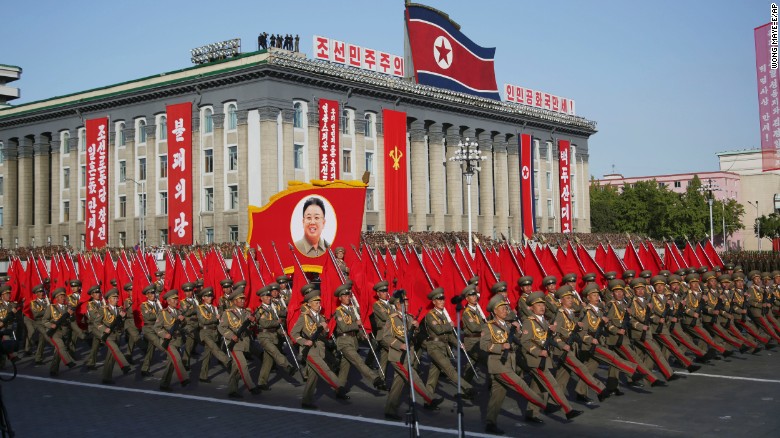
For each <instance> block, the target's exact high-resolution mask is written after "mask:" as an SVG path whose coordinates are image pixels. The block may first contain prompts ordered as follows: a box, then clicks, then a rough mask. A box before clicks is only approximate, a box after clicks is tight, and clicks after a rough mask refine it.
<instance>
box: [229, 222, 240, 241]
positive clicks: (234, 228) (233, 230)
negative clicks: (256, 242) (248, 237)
mask: <svg viewBox="0 0 780 438" xmlns="http://www.w3.org/2000/svg"><path fill="white" fill-rule="evenodd" d="M228 240H229V241H231V242H233V243H236V242H238V225H231V226H230V230H229V231H228Z"/></svg>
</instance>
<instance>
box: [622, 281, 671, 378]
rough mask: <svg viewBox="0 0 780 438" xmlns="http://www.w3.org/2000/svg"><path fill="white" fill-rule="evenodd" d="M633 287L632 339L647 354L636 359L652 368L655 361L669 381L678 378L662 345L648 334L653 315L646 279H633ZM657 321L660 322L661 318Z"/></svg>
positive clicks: (631, 311)
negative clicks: (662, 350) (663, 351)
mask: <svg viewBox="0 0 780 438" xmlns="http://www.w3.org/2000/svg"><path fill="white" fill-rule="evenodd" d="M631 288H632V289H633V290H634V299H633V300H632V301H631V307H630V309H631V310H630V311H629V313H630V314H631V320H632V321H633V322H634V323H633V324H631V340H633V341H634V344H635V345H637V346H638V347H639V349H640V351H643V352H644V353H645V356H646V357H645V358H644V360H643V358H642V357H641V356H640V357H637V358H636V359H637V360H643V365H644V366H645V367H646V368H647V369H650V368H651V366H652V363H655V365H656V367H657V368H658V370H659V371H660V372H661V374H663V376H664V378H665V379H666V380H667V381H668V380H676V379H677V378H679V376H677V375H675V374H674V372H673V371H672V367H671V366H669V362H668V361H667V360H666V357H665V356H664V355H663V354H662V353H661V349H660V347H658V344H656V342H655V341H654V340H653V337H652V334H648V332H649V331H650V322H651V320H652V318H653V315H652V311H651V310H650V309H649V307H648V302H647V300H646V299H645V293H647V288H646V286H645V279H644V278H635V279H633V280H631ZM655 321H656V322H658V323H660V318H658V319H656V320H655ZM651 381H652V380H651Z"/></svg>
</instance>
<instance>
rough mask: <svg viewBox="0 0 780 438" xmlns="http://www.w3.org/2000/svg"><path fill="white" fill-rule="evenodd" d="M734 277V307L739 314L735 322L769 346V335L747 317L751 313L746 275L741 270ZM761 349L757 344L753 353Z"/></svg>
mask: <svg viewBox="0 0 780 438" xmlns="http://www.w3.org/2000/svg"><path fill="white" fill-rule="evenodd" d="M733 277H734V295H733V298H732V303H733V305H732V309H733V311H734V313H736V314H737V315H738V316H737V318H736V319H735V321H734V322H735V324H736V325H738V326H740V327H742V329H743V330H745V332H747V334H748V335H749V336H751V337H752V338H753V339H755V340H756V341H757V342H760V343H761V344H764V346H768V344H769V342H770V339H769V336H766V335H764V334H763V333H762V332H761V330H760V329H759V328H758V327H756V325H755V324H753V322H752V321H750V320H749V319H748V318H747V316H748V313H749V311H748V309H747V307H748V306H749V303H748V301H747V298H745V297H746V295H747V294H746V292H747V291H745V275H744V274H742V273H741V272H736V273H735V274H734V276H733ZM739 315H741V316H739ZM759 351H761V348H760V347H759V346H758V345H757V346H756V347H755V348H754V349H753V354H756V353H758V352H759Z"/></svg>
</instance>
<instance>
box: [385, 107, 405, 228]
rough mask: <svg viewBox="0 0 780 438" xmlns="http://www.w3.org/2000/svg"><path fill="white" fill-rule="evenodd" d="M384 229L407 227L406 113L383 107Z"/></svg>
mask: <svg viewBox="0 0 780 438" xmlns="http://www.w3.org/2000/svg"><path fill="white" fill-rule="evenodd" d="M382 117H383V120H384V167H385V206H384V207H385V208H384V210H385V230H386V231H387V232H401V233H405V232H407V231H409V210H408V206H407V196H408V195H407V193H408V192H407V186H406V184H407V181H406V174H407V168H406V162H407V154H408V153H409V152H408V151H407V149H406V113H404V112H399V111H393V110H388V109H384V110H382Z"/></svg>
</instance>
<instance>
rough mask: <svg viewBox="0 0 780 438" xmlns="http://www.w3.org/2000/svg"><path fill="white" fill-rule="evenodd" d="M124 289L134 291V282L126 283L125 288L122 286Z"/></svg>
mask: <svg viewBox="0 0 780 438" xmlns="http://www.w3.org/2000/svg"><path fill="white" fill-rule="evenodd" d="M122 289H124V290H126V291H131V290H133V282H132V281H128V282H127V283H125V285H124V286H122Z"/></svg>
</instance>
